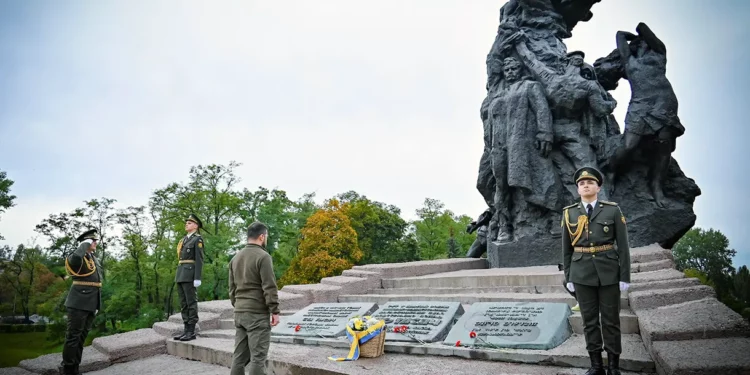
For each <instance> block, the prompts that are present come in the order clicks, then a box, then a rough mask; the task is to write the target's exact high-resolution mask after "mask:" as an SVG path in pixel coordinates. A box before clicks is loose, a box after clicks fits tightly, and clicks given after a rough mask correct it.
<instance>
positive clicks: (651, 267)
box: [630, 259, 675, 273]
mask: <svg viewBox="0 0 750 375" xmlns="http://www.w3.org/2000/svg"><path fill="white" fill-rule="evenodd" d="M674 268H675V265H674V262H673V261H672V259H664V260H655V261H653V262H645V263H633V264H631V265H630V272H631V273H640V272H651V271H659V270H668V269H674Z"/></svg>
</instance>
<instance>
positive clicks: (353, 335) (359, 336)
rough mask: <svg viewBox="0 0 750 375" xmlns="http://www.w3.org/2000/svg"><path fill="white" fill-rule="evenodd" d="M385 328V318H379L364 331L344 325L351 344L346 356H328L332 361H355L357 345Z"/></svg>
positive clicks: (357, 350)
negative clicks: (379, 319)
mask: <svg viewBox="0 0 750 375" xmlns="http://www.w3.org/2000/svg"><path fill="white" fill-rule="evenodd" d="M384 329H385V320H381V321H379V322H377V323H376V324H374V325H373V326H372V327H370V328H367V329H366V330H364V331H355V330H354V329H352V327H350V326H349V325H348V324H347V325H346V338H347V339H349V342H350V343H351V346H350V347H349V354H347V356H346V357H328V359H330V360H332V361H356V360H357V359H358V358H359V346H360V345H362V344H364V343H366V342H368V341H370V339H373V338H375V337H377V336H378V335H379V334H380V333H381V332H382V331H383V330H384Z"/></svg>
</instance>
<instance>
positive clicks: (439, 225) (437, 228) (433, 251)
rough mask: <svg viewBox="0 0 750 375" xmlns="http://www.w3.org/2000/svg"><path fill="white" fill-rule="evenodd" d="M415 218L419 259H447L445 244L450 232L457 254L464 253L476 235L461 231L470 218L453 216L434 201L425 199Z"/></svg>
mask: <svg viewBox="0 0 750 375" xmlns="http://www.w3.org/2000/svg"><path fill="white" fill-rule="evenodd" d="M417 217H418V218H419V219H418V220H416V221H414V230H415V235H416V238H417V242H418V243H419V251H420V258H421V259H440V258H447V257H448V251H447V250H448V248H447V246H446V244H447V243H448V241H449V239H450V237H451V230H452V231H453V233H454V236H455V241H456V245H457V248H458V249H459V251H458V252H459V253H460V252H464V251H466V250H467V249H468V248H469V247H470V246H471V244H472V243H473V242H474V239H475V238H476V233H472V234H468V233H466V231H464V230H463V229H464V228H466V225H467V224H469V223H470V222H471V218H470V217H468V216H466V215H461V216H458V215H455V214H454V213H453V212H451V211H450V210H446V209H445V205H444V204H443V203H442V202H440V201H438V200H436V199H431V198H427V199H425V201H424V206H423V207H422V208H420V209H418V210H417Z"/></svg>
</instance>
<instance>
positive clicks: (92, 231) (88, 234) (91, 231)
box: [76, 229, 99, 242]
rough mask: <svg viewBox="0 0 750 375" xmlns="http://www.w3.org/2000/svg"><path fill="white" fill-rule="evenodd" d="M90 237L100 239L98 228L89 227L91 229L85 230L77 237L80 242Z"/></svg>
mask: <svg viewBox="0 0 750 375" xmlns="http://www.w3.org/2000/svg"><path fill="white" fill-rule="evenodd" d="M88 239H92V240H98V239H99V231H97V230H96V229H89V230H87V231H85V232H83V234H81V235H80V236H78V238H76V240H77V241H78V242H81V241H84V240H88Z"/></svg>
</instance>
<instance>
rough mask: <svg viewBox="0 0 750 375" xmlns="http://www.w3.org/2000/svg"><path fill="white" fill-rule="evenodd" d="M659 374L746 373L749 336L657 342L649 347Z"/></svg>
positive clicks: (748, 369)
mask: <svg viewBox="0 0 750 375" xmlns="http://www.w3.org/2000/svg"><path fill="white" fill-rule="evenodd" d="M651 352H652V354H653V357H654V362H656V370H657V373H658V374H659V375H748V374H750V355H748V353H750V339H748V338H741V337H734V338H715V339H708V340H687V341H657V342H654V343H653V347H652V350H651Z"/></svg>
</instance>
